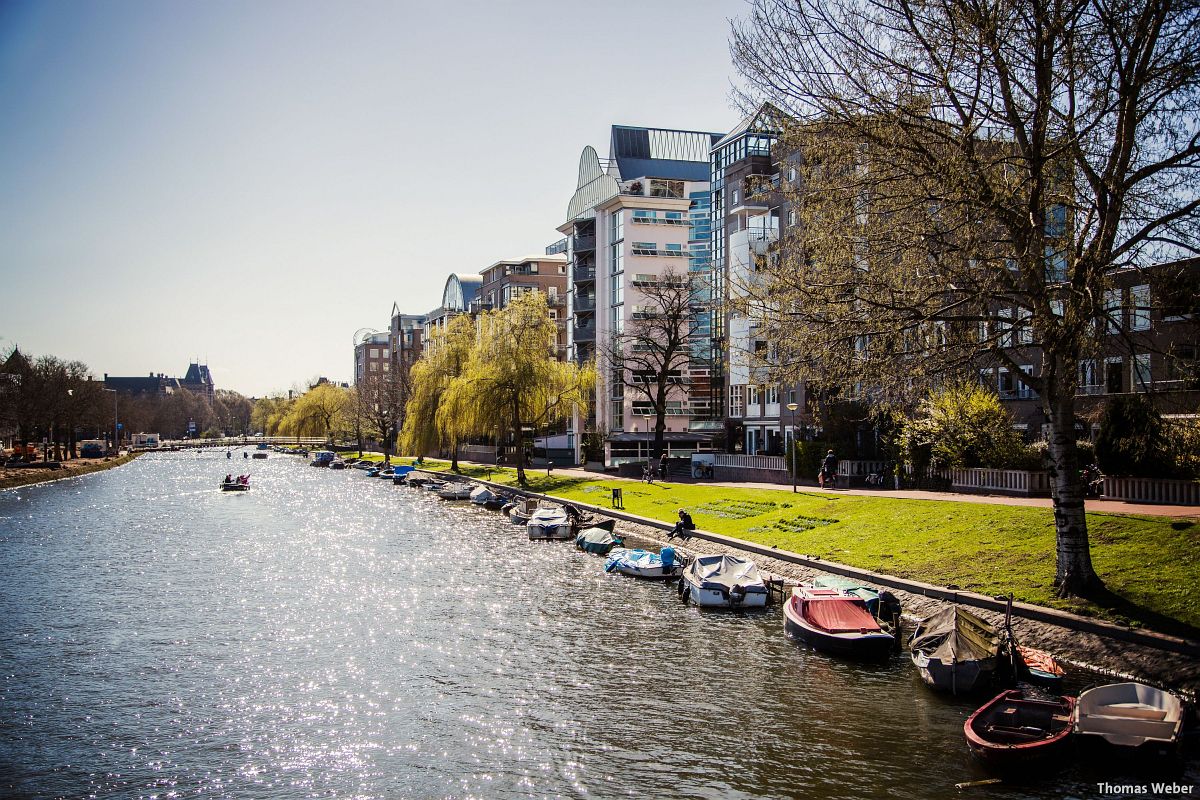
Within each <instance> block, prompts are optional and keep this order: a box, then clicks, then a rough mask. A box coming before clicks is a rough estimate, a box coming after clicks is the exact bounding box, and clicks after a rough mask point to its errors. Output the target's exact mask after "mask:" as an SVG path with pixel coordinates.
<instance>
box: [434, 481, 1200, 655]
mask: <svg viewBox="0 0 1200 800" xmlns="http://www.w3.org/2000/svg"><path fill="white" fill-rule="evenodd" d="M428 474H431V475H437V474H438V473H428ZM441 475H445V473H441ZM464 480H470V481H473V482H475V483H481V484H484V485H486V486H490V487H493V488H496V489H500V490H501V491H505V492H510V493H514V494H519V495H521V496H523V497H536V498H538V499H541V500H550V501H553V502H556V503H570V504H571V505H573V506H575V507H577V508H580V509H584V510H586V511H589V512H591V513H594V514H603V515H605V516H608V517H613V518H615V519H620V520H624V521H626V522H632V523H634V524H637V525H646V526H648V527H651V528H657V529H659V530H663V531H669V530H672V529H673V528H674V527H675V526H674V525H671V524H669V523H666V522H663V521H661V520H657V519H650V518H649V517H643V516H640V515H638V514H631V513H629V512H628V511H624V510H622V509H616V508H604V507H603V506H597V505H593V504H591V503H582V502H578V501H575V500H567V499H565V498H562V497H557V496H555V495H550V494H542V493H540V492H533V491H529V490H526V489H521V488H519V487H514V486H509V485H506V484H502V483H495V482H493V481H488V480H483V479H481V478H466V477H465V476H464ZM690 535H691V536H693V537H696V538H699V539H704V540H706V541H710V542H713V543H715V544H721V545H725V546H726V547H731V548H734V549H737V550H744V551H746V552H749V553H755V554H757V555H762V556H766V557H768V558H777V559H779V560H780V561H787V562H789V563H792V564H798V565H800V566H803V567H809V568H811V569H818V570H821V571H822V572H829V573H831V574H834V575H842V576H844V577H847V578H854V579H855V580H861V581H865V582H867V583H873V584H877V585H879V586H885V587H888V588H892V589H900V590H901V591H905V592H909V593H911V594H917V595H923V596H925V597H932V598H934V599H936V600H945V601H948V602H952V603H960V604H962V605H965V606H971V607H975V608H982V609H986V610H988V611H998V612H1001V613H1003V612H1004V610H1005V606H1006V604H1007V601H1006V600H1005V599H1003V598H1000V599H997V598H995V597H991V596H988V595H984V594H979V593H977V592H968V591H963V590H961V589H951V588H948V587H945V586H936V585H934V584H930V583H923V582H921V581H914V580H908V579H906V578H897V577H896V576H894V575H885V574H882V573H878V572H872V571H871V570H866V569H860V568H858V567H851V566H849V565H847V564H839V563H837V562H836V561H826V560H825V559H822V558H814V557H811V556H806V555H801V554H800V553H793V552H791V551H789V550H780V549H778V548H775V547H768V546H766V545H761V544H757V543H755V542H748V541H746V540H745V539H738V538H736V537H734V536H726V535H724V534H720V533H712V532H710V531H704V530H700V529H696V530H693V531H691V534H690ZM1012 609H1013V616H1014V617H1021V618H1024V619H1030V620H1036V621H1038V622H1046V623H1050V624H1052V625H1057V626H1059V627H1062V628H1067V629H1068V630H1074V631H1079V632H1082V633H1092V634H1096V635H1098V636H1105V637H1108V638H1111V639H1117V640H1120V641H1123V642H1128V643H1130V644H1137V645H1142V646H1145V647H1152V648H1156V649H1158V650H1165V651H1168V652H1172V653H1179V654H1181V655H1187V656H1195V657H1200V642H1197V641H1193V640H1191V639H1184V638H1181V637H1178V636H1171V635H1169V634H1165V633H1157V632H1155V631H1145V630H1139V629H1136V628H1127V627H1123V626H1121V625H1116V624H1113V623H1111V622H1104V621H1102V620H1096V619H1091V618H1089V617H1084V616H1080V615H1079V614H1072V613H1071V612H1069V611H1060V610H1059V609H1055V608H1047V607H1046V606H1038V605H1033V604H1031V603H1022V602H1016V601H1014V602H1013V605H1012Z"/></svg>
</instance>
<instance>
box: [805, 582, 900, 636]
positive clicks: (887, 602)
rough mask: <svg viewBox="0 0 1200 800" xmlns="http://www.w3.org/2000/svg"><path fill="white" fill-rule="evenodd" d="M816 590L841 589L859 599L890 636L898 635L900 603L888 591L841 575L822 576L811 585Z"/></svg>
mask: <svg viewBox="0 0 1200 800" xmlns="http://www.w3.org/2000/svg"><path fill="white" fill-rule="evenodd" d="M811 585H812V586H813V587H814V588H818V589H841V590H842V591H843V592H847V593H849V594H852V595H855V596H856V597H861V598H862V601H863V602H864V603H866V605H867V611H869V612H871V616H872V617H874V618H875V619H876V621H878V622H879V626H880V627H881V628H883V630H884V631H886V632H887V633H890V634H892V636H896V637H898V636H899V635H900V611H901V609H900V601H899V600H898V599H896V596H895V595H894V594H892V593H891V592H889V591H886V590H883V591H881V590H879V589H876V588H875V587H874V586H869V585H867V584H865V583H862V582H860V581H856V580H854V579H853V578H847V577H845V576H842V575H822V576H821V577H819V578H814V579H813V580H812V584H811Z"/></svg>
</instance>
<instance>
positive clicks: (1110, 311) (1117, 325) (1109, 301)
mask: <svg viewBox="0 0 1200 800" xmlns="http://www.w3.org/2000/svg"><path fill="white" fill-rule="evenodd" d="M1104 319H1105V329H1106V330H1107V331H1108V332H1109V333H1116V332H1117V331H1119V330H1121V322H1122V320H1121V290H1120V289H1108V290H1106V291H1105V292H1104Z"/></svg>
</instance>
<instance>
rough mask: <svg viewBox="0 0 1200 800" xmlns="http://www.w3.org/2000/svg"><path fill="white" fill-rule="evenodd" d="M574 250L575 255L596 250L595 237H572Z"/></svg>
mask: <svg viewBox="0 0 1200 800" xmlns="http://www.w3.org/2000/svg"><path fill="white" fill-rule="evenodd" d="M574 249H575V252H576V253H581V252H585V251H590V250H595V249H596V235H595V234H592V235H591V236H576V237H574Z"/></svg>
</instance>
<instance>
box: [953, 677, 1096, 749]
mask: <svg viewBox="0 0 1200 800" xmlns="http://www.w3.org/2000/svg"><path fill="white" fill-rule="evenodd" d="M1074 708H1075V699H1074V698H1072V697H1058V698H1054V699H1039V698H1035V697H1027V696H1026V695H1025V692H1023V691H1022V690H1020V689H1009V690H1008V691H1006V692H1001V693H1000V694H999V695H997V696H996V697H994V698H993V699H991V700H989V701H988V702H987V703H986V704H984V705H983V706H982V707H980V708H979V709H978V710H977V711H976V712H975V713H974V714H972V715H971V716H970V717H968V718H967V721H966V722H965V723H963V734H964V735H965V736H966V737H967V744H968V745H969V746H970V748H971V752H972V753H974V754H975V755H976V756H978V757H979V758H980V759H982V760H983V761H986V762H988V763H989V764H992V765H993V766H997V767H1010V766H1015V765H1018V764H1026V763H1028V762H1030V761H1034V760H1037V759H1042V758H1047V757H1049V756H1054V755H1056V754H1057V753H1059V752H1060V751H1061V750H1062V748H1063V747H1064V745H1065V744H1066V743H1067V737H1068V736H1070V735H1071V713H1072V711H1073V710H1074Z"/></svg>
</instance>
